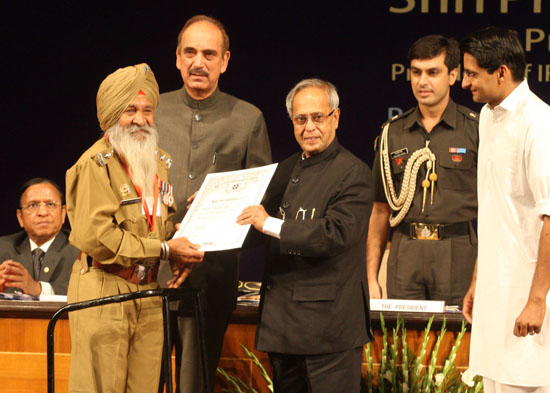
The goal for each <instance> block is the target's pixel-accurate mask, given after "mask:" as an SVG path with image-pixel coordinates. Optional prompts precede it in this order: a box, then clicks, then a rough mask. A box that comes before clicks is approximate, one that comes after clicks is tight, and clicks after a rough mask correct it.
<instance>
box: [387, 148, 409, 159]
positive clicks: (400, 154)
mask: <svg viewBox="0 0 550 393" xmlns="http://www.w3.org/2000/svg"><path fill="white" fill-rule="evenodd" d="M408 153H409V149H408V148H406V147H404V148H402V149H399V150H395V151H392V152H391V153H390V157H391V158H392V160H393V159H394V158H399V157H403V156H405V155H407V154H408Z"/></svg>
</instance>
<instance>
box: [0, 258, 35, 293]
mask: <svg viewBox="0 0 550 393" xmlns="http://www.w3.org/2000/svg"><path fill="white" fill-rule="evenodd" d="M11 287H14V288H21V289H22V290H23V292H25V293H26V294H29V295H32V296H40V293H41V292H42V284H40V282H38V281H35V280H34V279H33V278H32V276H31V274H30V272H29V271H28V270H27V269H26V268H25V267H24V266H23V265H22V264H20V263H19V262H16V261H12V260H7V261H4V262H3V263H2V265H1V266H0V290H1V291H3V290H4V289H6V288H11Z"/></svg>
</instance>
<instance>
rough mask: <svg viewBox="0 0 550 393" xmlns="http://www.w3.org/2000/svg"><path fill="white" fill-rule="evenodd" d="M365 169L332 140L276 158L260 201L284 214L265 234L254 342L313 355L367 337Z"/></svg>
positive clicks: (264, 347)
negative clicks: (313, 151)
mask: <svg viewBox="0 0 550 393" xmlns="http://www.w3.org/2000/svg"><path fill="white" fill-rule="evenodd" d="M371 187H372V181H371V171H370V169H369V168H368V166H367V165H365V164H364V163H363V162H362V161H360V160H359V159H358V158H356V157H355V156H354V155H353V154H351V153H350V152H349V151H348V150H346V149H344V148H343V147H341V146H340V145H339V144H338V141H337V140H335V141H334V142H333V143H332V144H331V145H330V146H329V147H328V148H327V149H326V150H325V151H324V152H322V153H320V154H318V155H315V156H313V157H311V158H309V159H307V160H301V159H300V154H296V155H294V156H292V157H290V158H289V159H287V160H285V161H283V162H282V163H281V164H279V167H278V168H277V171H276V173H275V175H274V176H273V179H272V181H271V183H270V186H269V188H268V191H267V193H266V197H265V199H264V201H263V202H262V204H263V205H264V207H266V210H267V211H268V213H269V214H270V215H271V216H275V217H277V218H284V223H283V226H282V228H281V233H280V237H281V238H280V240H279V239H276V238H274V237H269V240H268V254H267V258H266V266H265V277H264V280H263V283H262V288H261V295H262V296H261V303H260V322H259V326H258V329H257V332H256V348H257V349H259V350H262V351H267V352H279V353H287V354H300V355H315V354H325V353H333V352H340V351H346V350H349V349H353V348H357V347H360V346H362V345H363V344H364V343H366V342H368V341H369V338H371V332H370V318H369V294H368V286H367V274H366V262H365V261H366V256H365V254H366V237H367V232H368V222H369V217H370V212H371V209H372V198H373V196H372V188H371Z"/></svg>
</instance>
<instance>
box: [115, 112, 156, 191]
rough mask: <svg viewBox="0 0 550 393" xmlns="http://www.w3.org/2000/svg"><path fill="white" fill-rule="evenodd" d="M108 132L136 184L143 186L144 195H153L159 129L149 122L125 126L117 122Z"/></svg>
mask: <svg viewBox="0 0 550 393" xmlns="http://www.w3.org/2000/svg"><path fill="white" fill-rule="evenodd" d="M106 134H107V135H108V136H109V140H110V141H111V144H112V145H113V147H114V148H115V150H116V151H117V153H119V154H120V155H121V156H122V158H123V159H124V160H125V161H126V165H127V167H128V171H129V172H130V177H131V179H132V182H133V183H134V185H136V186H138V187H140V188H141V190H142V193H143V196H144V197H146V196H153V188H154V185H155V175H156V173H157V157H156V149H157V141H158V133H157V129H156V128H155V127H153V126H149V125H147V124H144V125H142V126H140V125H137V124H132V125H130V126H128V127H123V126H121V125H120V124H118V123H116V124H115V125H114V126H112V127H111V128H109V129H108V130H107V131H106Z"/></svg>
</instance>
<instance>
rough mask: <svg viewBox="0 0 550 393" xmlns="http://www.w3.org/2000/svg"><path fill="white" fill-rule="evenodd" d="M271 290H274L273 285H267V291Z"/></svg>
mask: <svg viewBox="0 0 550 393" xmlns="http://www.w3.org/2000/svg"><path fill="white" fill-rule="evenodd" d="M271 288H273V285H271V284H267V285H266V286H265V289H267V290H268V291H269V290H270V289H271Z"/></svg>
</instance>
